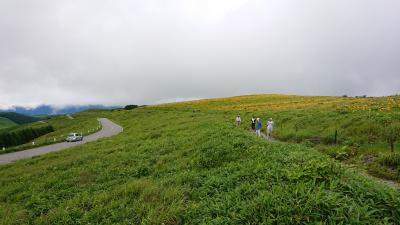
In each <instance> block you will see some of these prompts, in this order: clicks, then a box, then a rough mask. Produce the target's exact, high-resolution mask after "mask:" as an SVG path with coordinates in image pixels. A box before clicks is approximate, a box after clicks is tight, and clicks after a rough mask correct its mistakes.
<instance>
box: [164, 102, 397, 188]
mask: <svg viewBox="0 0 400 225" xmlns="http://www.w3.org/2000/svg"><path fill="white" fill-rule="evenodd" d="M157 107H160V108H164V109H178V108H183V109H196V110H212V111H218V112H221V113H223V112H232V113H236V114H241V116H242V120H243V121H244V126H245V127H246V128H249V127H250V119H251V117H252V116H255V117H260V118H261V119H262V122H263V125H264V132H265V123H266V120H267V119H268V118H270V117H272V118H273V119H274V122H275V127H274V136H275V138H276V139H277V140H280V141H285V142H293V143H302V144H304V145H306V146H309V147H314V148H316V149H319V150H320V151H322V152H324V153H326V154H328V155H330V156H331V157H332V158H335V159H337V160H341V161H345V162H347V163H349V164H355V165H357V166H358V167H361V168H365V169H367V171H368V172H369V173H370V174H372V175H374V176H377V177H382V178H385V179H390V180H396V181H400V96H389V97H378V98H370V97H368V98H366V97H358V98H354V97H330V96H291V95H250V96H239V97H231V98H218V99H209V100H199V101H190V102H181V103H172V104H164V105H161V106H157ZM234 116H235V115H231V117H232V118H234ZM232 120H233V119H232ZM388 134H392V136H390V137H391V138H395V139H394V141H393V147H394V150H393V151H392V149H391V146H390V143H389V142H388Z"/></svg>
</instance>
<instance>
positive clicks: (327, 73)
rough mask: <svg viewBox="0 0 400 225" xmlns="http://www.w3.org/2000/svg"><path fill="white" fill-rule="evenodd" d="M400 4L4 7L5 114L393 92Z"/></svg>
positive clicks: (89, 0)
mask: <svg viewBox="0 0 400 225" xmlns="http://www.w3.org/2000/svg"><path fill="white" fill-rule="evenodd" d="M399 12H400V1H398V0H384V1H379V0H327V1H321V0H262V1H261V0H198V1H195V0H167V1H166V0H141V1H135V0H119V1H111V0H109V1H105V0H86V1H85V0H83V1H82V0H79V1H78V0H71V1H60V0H35V1H30V0H0V108H6V107H9V106H11V105H24V106H35V105H39V104H52V105H58V106H61V105H71V104H108V105H124V104H128V103H137V104H152V103H158V102H165V101H174V100H182V99H193V98H208V97H220V96H232V95H241V94H250V93H288V94H307V95H342V94H350V95H361V94H368V95H390V94H395V93H400V41H399V40H400V13H399Z"/></svg>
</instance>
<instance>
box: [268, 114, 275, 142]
mask: <svg viewBox="0 0 400 225" xmlns="http://www.w3.org/2000/svg"><path fill="white" fill-rule="evenodd" d="M273 128H274V121H272V118H269V119H268V121H267V139H268V140H271V139H272V129H273Z"/></svg>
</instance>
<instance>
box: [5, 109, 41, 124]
mask: <svg viewBox="0 0 400 225" xmlns="http://www.w3.org/2000/svg"><path fill="white" fill-rule="evenodd" d="M0 117H4V118H8V119H9V120H11V121H13V122H14V123H16V124H27V123H33V122H36V121H39V120H40V118H36V117H33V116H27V115H22V114H19V113H15V112H0Z"/></svg>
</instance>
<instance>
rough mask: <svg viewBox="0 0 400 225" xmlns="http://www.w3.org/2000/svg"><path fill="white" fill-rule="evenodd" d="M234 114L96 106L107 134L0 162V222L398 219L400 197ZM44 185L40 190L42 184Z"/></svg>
mask: <svg viewBox="0 0 400 225" xmlns="http://www.w3.org/2000/svg"><path fill="white" fill-rule="evenodd" d="M234 115H235V113H234V112H214V111H207V110H202V111H200V112H193V111H192V110H186V109H177V108H176V109H161V108H143V109H137V110H132V111H114V112H102V113H101V116H102V117H108V118H110V119H112V120H113V121H115V122H117V123H119V124H120V125H122V126H123V127H124V132H123V133H121V134H120V135H118V136H115V137H113V138H108V139H103V140H100V141H98V142H96V143H90V144H87V145H84V146H79V147H76V148H73V149H70V150H67V151H63V152H59V153H54V154H48V155H45V156H42V157H38V158H34V159H31V160H25V161H19V162H17V163H16V164H14V165H7V166H2V167H0V186H1V187H2V188H1V189H0V219H1V223H2V224H27V223H29V224H82V223H83V224H87V223H92V224H97V223H105V224H113V223H114V224H115V223H120V224H161V223H164V224H261V223H263V224H273V223H280V224H307V223H321V222H322V223H327V224H328V223H329V224H335V223H344V224H395V223H397V222H398V221H400V194H399V193H398V192H396V191H394V190H391V189H389V188H386V187H383V186H381V185H379V184H377V183H375V182H373V181H371V180H369V179H366V178H364V177H361V176H359V175H357V174H354V173H352V172H349V171H347V170H346V169H344V168H343V167H341V166H340V164H338V163H337V162H335V161H334V160H332V159H330V158H328V157H327V156H325V155H324V154H321V153H319V152H318V151H316V150H315V149H313V148H307V147H305V146H302V145H297V144H286V143H279V142H273V143H271V142H266V141H265V140H262V139H258V138H256V137H255V136H254V135H252V134H251V133H250V132H248V131H247V130H245V129H241V128H237V127H235V126H234V125H233V123H232V116H234ZM43 190H46V191H43Z"/></svg>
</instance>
